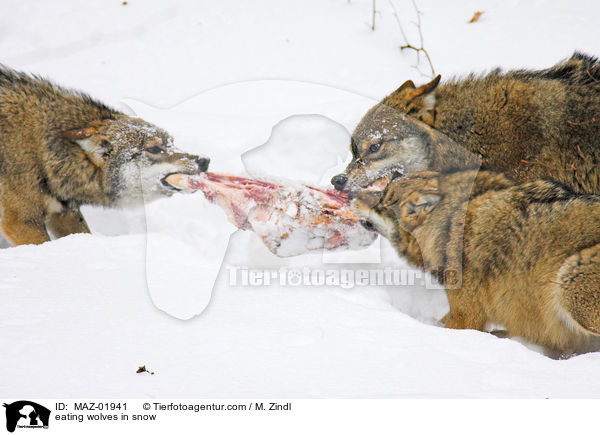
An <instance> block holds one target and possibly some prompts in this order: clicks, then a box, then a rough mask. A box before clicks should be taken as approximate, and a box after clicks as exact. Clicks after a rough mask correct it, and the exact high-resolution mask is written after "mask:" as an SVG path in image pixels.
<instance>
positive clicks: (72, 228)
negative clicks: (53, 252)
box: [48, 210, 90, 238]
mask: <svg viewBox="0 0 600 435" xmlns="http://www.w3.org/2000/svg"><path fill="white" fill-rule="evenodd" d="M48 229H50V231H51V232H52V234H53V235H54V236H55V237H57V238H60V237H65V236H68V235H69V234H76V233H89V232H90V229H89V227H88V225H87V223H86V222H85V219H84V218H83V215H82V214H81V212H80V211H79V210H66V211H64V212H62V213H52V214H51V215H50V219H49V220H48Z"/></svg>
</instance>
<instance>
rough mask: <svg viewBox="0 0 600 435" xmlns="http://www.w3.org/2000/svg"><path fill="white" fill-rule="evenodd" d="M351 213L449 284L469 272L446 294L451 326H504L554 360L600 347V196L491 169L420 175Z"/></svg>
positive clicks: (371, 196) (367, 198)
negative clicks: (516, 178) (456, 273)
mask: <svg viewBox="0 0 600 435" xmlns="http://www.w3.org/2000/svg"><path fill="white" fill-rule="evenodd" d="M352 208H353V209H354V211H355V212H356V213H357V215H358V216H360V217H361V218H362V219H365V220H366V221H367V222H368V223H369V225H370V226H371V227H372V228H373V229H374V230H376V231H377V232H379V233H380V234H381V235H383V236H384V237H386V238H388V239H389V240H390V242H391V243H392V245H393V246H394V247H395V249H396V251H397V252H398V254H399V255H401V256H402V257H405V258H406V259H407V260H408V261H409V262H410V263H412V264H414V265H416V266H418V267H420V268H423V269H425V270H428V271H430V272H432V273H435V274H436V276H438V277H440V279H441V281H442V282H444V280H447V279H449V277H450V278H451V279H455V276H454V275H453V273H452V272H453V271H457V270H461V272H462V277H461V282H460V286H458V287H457V288H456V289H452V290H451V289H448V287H447V288H446V292H447V295H448V302H449V304H450V312H449V313H448V314H447V315H446V316H445V317H444V318H443V319H442V320H441V321H442V323H444V324H445V326H446V327H447V328H455V329H476V330H480V331H484V330H486V327H487V326H490V325H491V324H501V325H503V326H504V327H505V328H506V332H507V334H508V335H509V336H517V337H522V338H524V339H526V340H528V341H529V342H531V343H534V344H537V345H540V346H542V347H543V348H544V349H545V350H546V352H547V354H548V355H549V356H564V355H569V354H572V353H582V352H587V351H591V350H598V349H600V338H599V336H600V196H597V195H588V194H580V193H576V192H574V191H573V190H572V189H570V188H569V187H567V186H566V185H564V184H561V183H558V182H555V181H546V180H534V181H528V182H523V183H517V182H515V181H513V180H510V179H509V178H507V177H506V176H505V175H503V174H500V173H494V172H488V171H476V170H465V171H458V172H454V173H445V174H444V173H437V172H417V173H413V174H411V175H409V176H407V177H405V178H397V179H395V180H393V181H392V182H390V183H389V184H388V185H387V186H386V187H385V189H384V190H383V192H374V191H368V190H362V191H359V192H358V193H357V194H356V196H354V197H353V199H352ZM440 272H441V273H440Z"/></svg>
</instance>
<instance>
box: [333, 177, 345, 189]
mask: <svg viewBox="0 0 600 435" xmlns="http://www.w3.org/2000/svg"><path fill="white" fill-rule="evenodd" d="M347 182H348V177H346V176H345V175H344V174H337V175H336V176H335V177H333V178H332V179H331V184H333V187H335V189H336V190H344V186H346V183H347Z"/></svg>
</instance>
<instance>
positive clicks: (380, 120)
mask: <svg viewBox="0 0 600 435" xmlns="http://www.w3.org/2000/svg"><path fill="white" fill-rule="evenodd" d="M439 80H440V77H439V76H438V77H436V78H435V79H434V80H433V81H432V82H430V83H428V84H426V85H423V86H421V87H419V88H416V87H415V85H414V84H413V82H412V81H410V80H409V81H408V82H406V83H404V84H403V85H402V86H400V88H398V89H397V90H396V91H395V92H393V93H392V94H391V95H389V96H388V97H386V98H385V99H384V100H383V101H381V102H380V103H379V104H377V105H376V106H374V107H373V108H372V109H371V110H369V111H368V112H367V114H366V115H365V116H364V117H363V119H362V120H361V121H360V123H359V124H358V126H357V127H356V129H355V130H354V133H353V134H352V139H351V144H350V147H351V151H352V160H351V162H350V164H349V165H348V167H347V168H346V171H345V173H343V174H339V175H336V176H335V177H333V178H332V179H331V183H332V184H333V185H334V186H335V188H336V189H338V190H344V191H353V190H359V189H361V188H364V187H367V186H368V185H370V184H372V183H373V182H374V181H376V180H378V179H381V178H384V177H389V178H390V179H393V178H397V176H398V175H401V176H404V175H407V174H410V173H413V172H418V171H428V170H432V171H449V170H457V169H464V168H471V167H476V166H477V165H478V159H477V158H476V156H474V155H473V154H471V153H469V152H468V151H467V150H466V149H464V148H463V147H462V146H460V145H459V144H457V143H456V142H454V141H453V140H452V139H450V138H449V137H448V136H446V135H444V134H442V133H441V132H439V131H437V130H435V129H433V128H432V127H431V126H430V125H433V122H434V118H435V107H434V106H435V88H436V87H437V85H438V83H439ZM409 115H410V116H409Z"/></svg>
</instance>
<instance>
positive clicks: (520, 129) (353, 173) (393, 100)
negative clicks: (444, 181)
mask: <svg viewBox="0 0 600 435" xmlns="http://www.w3.org/2000/svg"><path fill="white" fill-rule="evenodd" d="M599 113H600V64H599V63H598V60H597V59H596V58H593V57H590V56H587V55H585V54H581V53H577V52H576V53H575V54H573V56H572V57H571V58H569V59H567V60H565V61H562V62H559V63H558V64H556V65H554V66H552V67H551V68H548V69H544V70H538V71H528V70H518V71H509V72H505V73H503V72H502V71H501V70H499V69H496V70H494V71H492V72H490V73H489V74H486V75H474V74H470V75H469V76H467V77H465V78H462V79H451V80H449V81H447V82H444V83H440V76H437V77H435V78H434V79H433V80H432V81H431V82H429V83H427V84H425V85H422V86H419V87H416V86H415V85H414V83H413V82H412V81H410V80H409V81H407V82H405V83H404V84H402V86H400V87H399V88H398V89H397V90H396V91H394V92H393V93H392V94H390V95H389V96H387V97H386V98H384V99H383V100H382V101H381V102H380V103H378V104H377V105H375V106H374V107H373V108H371V110H369V111H368V112H367V114H366V115H365V116H364V117H363V119H362V120H361V121H360V123H359V124H358V125H357V127H356V129H355V130H354V133H353V134H352V139H351V151H352V160H351V162H350V163H349V165H348V167H347V168H346V171H345V173H343V174H339V175H336V176H335V177H333V178H332V180H331V182H332V184H333V185H334V186H335V187H336V188H337V189H338V190H345V191H351V190H356V189H361V188H364V187H365V186H367V185H369V184H370V183H372V182H373V181H374V180H376V179H378V178H381V177H386V176H388V177H392V176H397V175H406V174H408V173H411V172H417V171H429V170H431V171H438V172H446V171H453V170H460V169H469V168H474V167H477V166H478V165H479V164H481V167H482V169H485V170H492V171H496V172H501V173H504V174H506V175H507V176H508V177H510V178H511V179H513V180H515V181H519V182H522V181H527V180H534V179H542V178H548V179H554V180H556V181H559V182H562V183H563V184H566V185H567V186H569V187H570V188H571V189H573V190H574V191H576V192H582V193H594V194H600V146H599V145H600V139H599V138H600V115H598V114H599Z"/></svg>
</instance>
